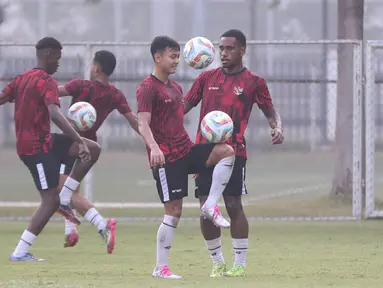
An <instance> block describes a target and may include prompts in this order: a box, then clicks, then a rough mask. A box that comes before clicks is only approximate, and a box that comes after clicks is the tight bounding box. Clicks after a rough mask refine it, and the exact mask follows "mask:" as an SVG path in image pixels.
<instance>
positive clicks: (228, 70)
mask: <svg viewBox="0 0 383 288" xmlns="http://www.w3.org/2000/svg"><path fill="white" fill-rule="evenodd" d="M243 68H244V66H243V63H241V64H239V65H235V66H233V67H230V68H222V69H223V71H225V73H226V74H236V73H238V72H242V70H243Z"/></svg>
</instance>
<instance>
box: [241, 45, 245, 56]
mask: <svg viewBox="0 0 383 288" xmlns="http://www.w3.org/2000/svg"><path fill="white" fill-rule="evenodd" d="M245 53H246V46H242V47H241V56H242V57H243V56H244V55H245Z"/></svg>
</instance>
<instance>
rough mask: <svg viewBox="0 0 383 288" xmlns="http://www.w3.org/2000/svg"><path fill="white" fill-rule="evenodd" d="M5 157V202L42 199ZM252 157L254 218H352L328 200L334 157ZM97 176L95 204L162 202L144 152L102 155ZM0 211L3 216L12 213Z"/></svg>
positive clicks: (1, 194)
mask: <svg viewBox="0 0 383 288" xmlns="http://www.w3.org/2000/svg"><path fill="white" fill-rule="evenodd" d="M0 157H1V159H2V161H4V163H7V165H0V201H38V200H39V196H38V193H36V192H35V189H34V186H33V183H32V179H31V177H30V176H29V175H28V173H29V172H28V171H27V169H26V168H25V167H23V164H22V163H21V162H20V161H19V160H18V158H17V155H15V153H14V152H13V151H7V150H3V151H0ZM249 159H250V160H249V161H248V167H247V176H246V185H247V189H248V191H249V195H248V196H246V197H244V202H245V203H246V204H248V206H249V208H248V209H247V210H248V214H249V216H253V217H261V216H266V217H269V216H270V217H271V216H351V205H349V204H346V205H345V204H341V205H339V203H335V205H334V203H331V201H330V200H329V199H328V194H329V191H330V188H331V186H330V184H331V175H332V171H333V168H332V167H333V159H334V157H333V155H332V154H331V153H330V152H317V153H289V152H281V151H274V153H270V152H269V153H259V154H254V155H250V156H249ZM93 172H94V177H93V201H96V202H136V203H140V202H154V203H158V196H157V192H156V189H155V183H154V181H153V178H152V175H151V172H150V170H149V169H148V163H147V155H146V152H145V151H142V152H138V153H112V152H107V153H103V154H102V156H101V158H100V160H99V162H98V163H97V165H96V166H95V169H94V171H93ZM190 180H191V181H190V185H189V197H188V198H186V199H185V202H195V201H196V200H195V198H194V184H193V179H192V177H190ZM1 210H3V212H0V214H2V213H3V214H4V213H7V214H9V213H8V212H4V211H5V210H6V209H5V210H4V209H1ZM23 211H24V209H23ZM133 211H136V210H133ZM28 212H29V211H28ZM116 213H118V214H120V215H123V214H124V213H126V214H127V215H128V214H129V213H131V212H130V211H124V210H120V211H117V212H116ZM161 214H162V213H161ZM161 214H160V215H161ZM0 216H1V215H0ZM19 216H23V215H19ZM129 216H131V215H129Z"/></svg>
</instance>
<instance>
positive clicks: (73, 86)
mask: <svg viewBox="0 0 383 288" xmlns="http://www.w3.org/2000/svg"><path fill="white" fill-rule="evenodd" d="M86 84H87V83H86V80H84V79H80V78H76V79H73V80H71V81H69V82H68V83H66V84H65V85H64V87H65V90H66V91H67V92H68V94H69V95H70V96H72V97H73V98H77V97H79V96H80V95H81V94H82V92H83V89H86V88H87V87H88V86H89V85H86Z"/></svg>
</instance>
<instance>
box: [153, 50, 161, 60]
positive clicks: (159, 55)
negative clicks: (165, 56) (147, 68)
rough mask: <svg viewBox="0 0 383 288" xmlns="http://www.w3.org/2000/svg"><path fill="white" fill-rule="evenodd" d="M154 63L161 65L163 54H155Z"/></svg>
mask: <svg viewBox="0 0 383 288" xmlns="http://www.w3.org/2000/svg"><path fill="white" fill-rule="evenodd" d="M154 62H156V63H160V62H161V53H159V52H157V53H156V54H154Z"/></svg>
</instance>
